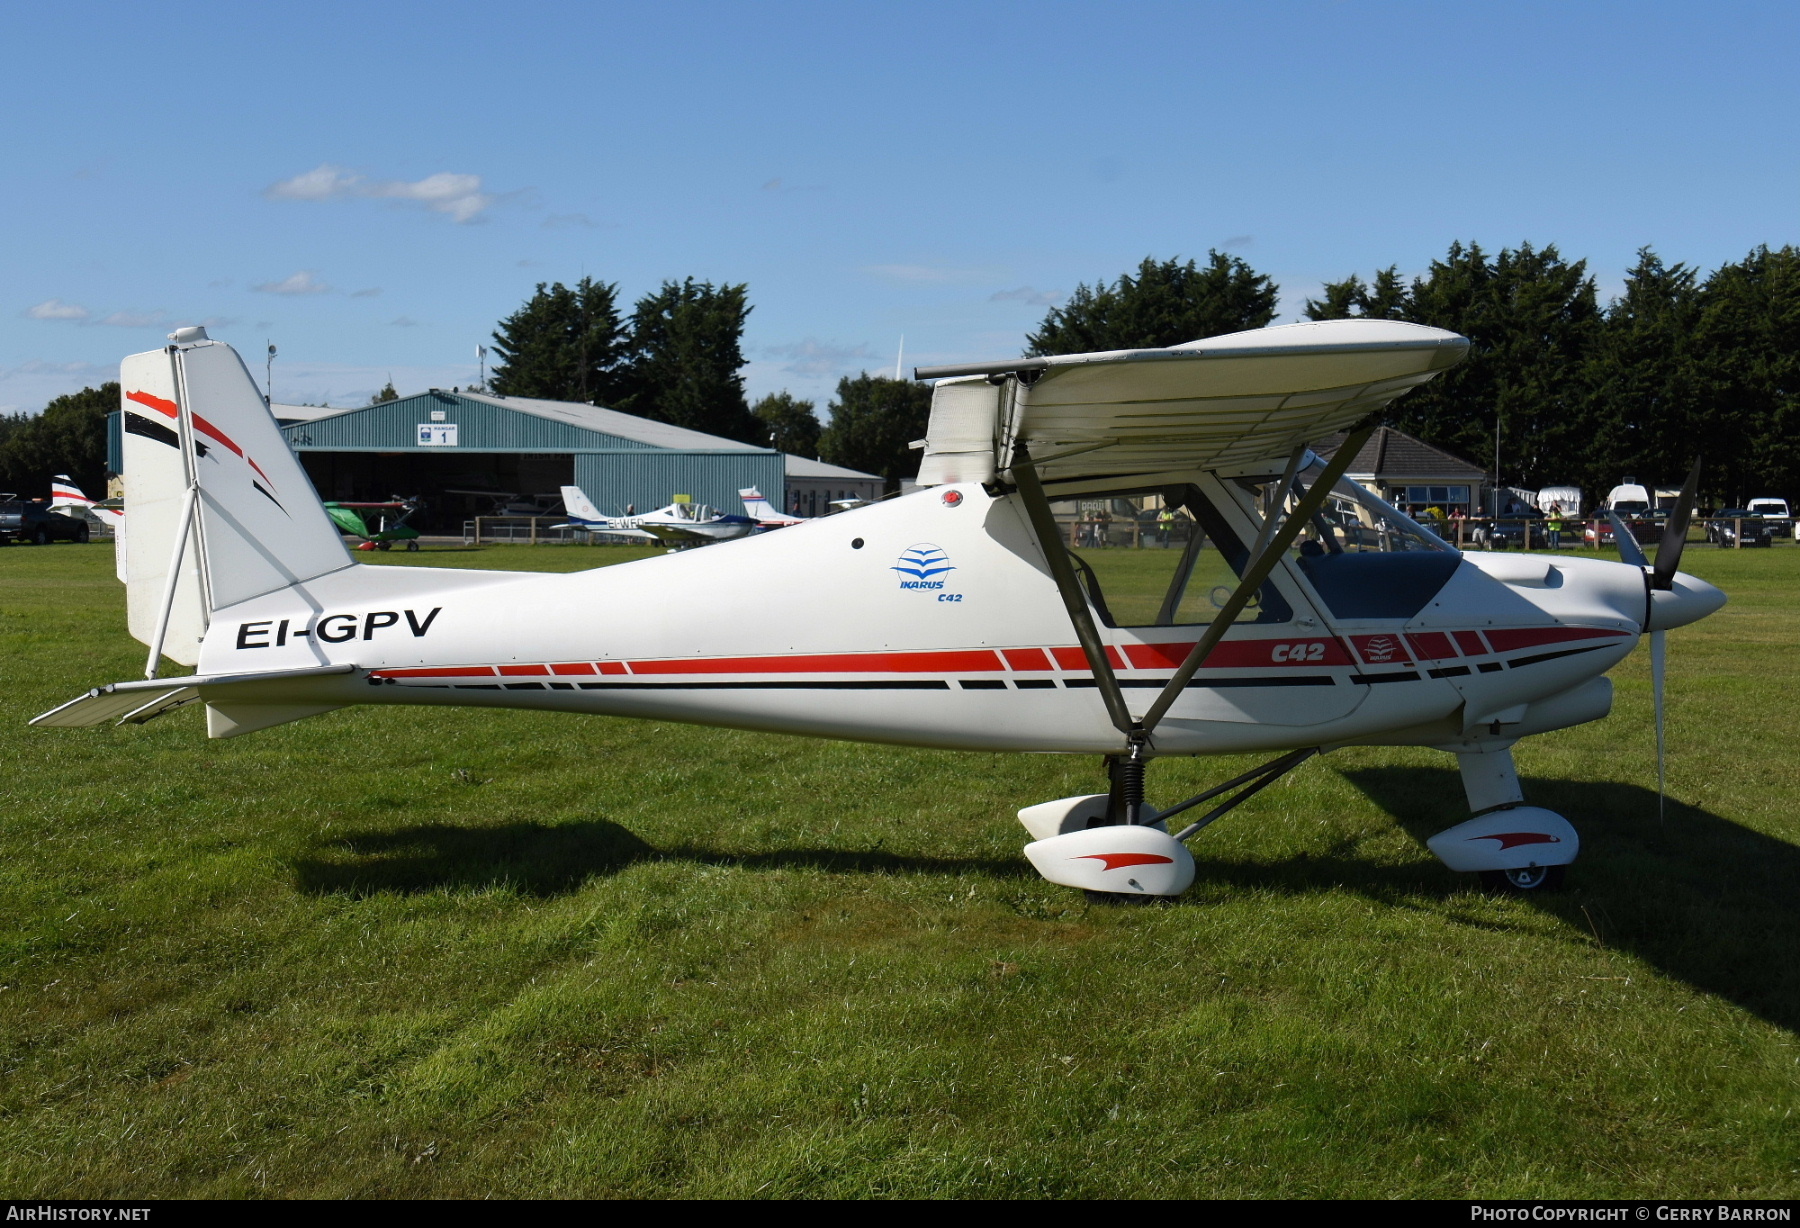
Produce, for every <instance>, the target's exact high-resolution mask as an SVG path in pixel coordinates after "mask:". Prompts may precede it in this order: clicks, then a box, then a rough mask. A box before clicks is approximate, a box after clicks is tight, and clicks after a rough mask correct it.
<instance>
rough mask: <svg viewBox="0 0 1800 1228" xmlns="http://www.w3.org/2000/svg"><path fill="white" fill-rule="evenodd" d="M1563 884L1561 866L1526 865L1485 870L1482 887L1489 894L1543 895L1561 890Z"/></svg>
mask: <svg viewBox="0 0 1800 1228" xmlns="http://www.w3.org/2000/svg"><path fill="white" fill-rule="evenodd" d="M1562 885H1563V867H1561V866H1525V867H1523V868H1522V869H1518V870H1484V871H1482V873H1481V889H1482V890H1483V891H1485V892H1487V893H1488V894H1489V895H1526V894H1532V895H1542V894H1543V893H1544V892H1546V891H1560V890H1562Z"/></svg>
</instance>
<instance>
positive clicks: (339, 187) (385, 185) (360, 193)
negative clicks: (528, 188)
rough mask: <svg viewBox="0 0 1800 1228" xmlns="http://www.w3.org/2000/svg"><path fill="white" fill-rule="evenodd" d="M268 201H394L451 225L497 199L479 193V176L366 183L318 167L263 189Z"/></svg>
mask: <svg viewBox="0 0 1800 1228" xmlns="http://www.w3.org/2000/svg"><path fill="white" fill-rule="evenodd" d="M263 195H264V196H266V197H268V198H269V199H270V200H310V201H324V200H341V199H345V198H353V197H367V198H372V199H377V200H398V201H404V202H407V203H410V204H415V205H421V206H423V207H424V208H426V209H429V210H431V211H432V212H433V213H442V214H445V215H446V216H448V217H449V218H450V219H451V220H452V221H454V222H459V223H466V222H473V221H475V220H476V219H477V218H479V217H480V216H481V214H482V213H483V212H484V211H486V209H487V208H488V206H489V205H492V204H493V203H494V201H495V200H497V199H499V198H498V197H496V196H495V195H493V194H492V193H490V192H485V191H483V190H482V186H481V176H480V175H465V174H459V173H456V172H453V171H440V172H439V173H437V174H435V175H427V176H425V178H423V179H415V180H410V181H409V180H405V179H369V178H366V177H364V176H362V175H359V174H357V173H356V172H355V171H352V170H347V169H346V168H344V167H341V166H333V165H331V164H330V163H329V162H326V163H322V164H320V165H319V166H316V167H314V168H313V169H312V170H310V171H305V172H303V173H301V174H298V175H295V176H294V177H293V178H292V179H283V180H282V181H281V182H279V183H272V184H270V185H269V186H268V187H266V188H264V189H263Z"/></svg>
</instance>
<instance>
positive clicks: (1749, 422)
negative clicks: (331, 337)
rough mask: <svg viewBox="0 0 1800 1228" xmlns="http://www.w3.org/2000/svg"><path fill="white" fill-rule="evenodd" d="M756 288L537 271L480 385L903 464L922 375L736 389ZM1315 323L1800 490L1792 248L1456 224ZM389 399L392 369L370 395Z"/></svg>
mask: <svg viewBox="0 0 1800 1228" xmlns="http://www.w3.org/2000/svg"><path fill="white" fill-rule="evenodd" d="M1279 294H1280V291H1279V287H1277V286H1276V284H1275V283H1274V281H1273V280H1272V279H1270V278H1269V277H1268V276H1266V275H1264V274H1261V273H1258V272H1257V271H1256V270H1255V269H1253V268H1252V267H1251V266H1250V265H1249V264H1248V263H1246V262H1245V261H1244V260H1243V259H1242V258H1241V257H1238V256H1233V255H1227V254H1224V253H1221V252H1217V251H1211V252H1208V253H1207V255H1206V258H1205V260H1204V261H1203V262H1202V261H1196V260H1191V259H1190V260H1186V261H1183V260H1179V259H1170V260H1157V259H1155V258H1152V257H1146V258H1145V259H1144V260H1143V261H1142V262H1140V264H1139V265H1138V267H1137V268H1136V269H1134V270H1131V271H1128V272H1126V273H1124V274H1122V275H1120V276H1119V277H1118V278H1117V279H1116V280H1115V281H1112V282H1107V281H1105V280H1100V281H1096V282H1095V283H1094V284H1093V285H1091V286H1089V285H1086V284H1082V285H1078V286H1077V287H1076V288H1075V290H1074V291H1073V292H1072V293H1071V294H1070V295H1069V297H1068V299H1067V300H1066V301H1065V302H1064V303H1062V304H1061V305H1060V306H1056V307H1053V308H1051V309H1050V310H1049V311H1048V312H1047V313H1046V314H1045V316H1044V318H1043V320H1042V321H1041V322H1040V323H1039V325H1038V327H1037V328H1036V329H1034V330H1033V331H1031V332H1030V333H1029V334H1028V335H1027V337H1026V346H1025V353H1026V355H1027V356H1041V355H1050V354H1068V353H1081V352H1088V351H1094V350H1116V349H1149V348H1160V347H1164V346H1170V345H1178V344H1180V343H1182V342H1185V341H1193V340H1196V339H1198V338H1201V337H1208V336H1217V335H1219V334H1221V333H1230V332H1239V331H1242V330H1245V329H1252V328H1262V327H1264V326H1266V325H1267V324H1269V322H1270V321H1272V320H1273V319H1274V318H1275V311H1276V307H1277V304H1278V300H1279ZM750 311H751V307H750V303H749V297H748V287H746V286H744V285H741V284H739V285H731V284H725V285H719V286H715V285H713V284H712V283H711V282H704V281H695V280H694V279H693V278H687V279H684V280H682V281H679V282H676V281H665V282H664V283H663V284H662V285H661V286H660V287H658V288H657V289H656V290H655V291H653V292H651V293H650V294H647V295H645V296H644V297H643V298H641V299H640V300H638V302H637V303H636V304H635V306H634V307H633V309H632V311H631V313H630V315H629V316H626V315H625V314H624V313H622V312H621V310H620V308H619V299H618V287H617V286H616V285H613V284H609V283H606V282H600V281H595V280H593V279H591V278H583V279H582V280H580V281H579V282H577V283H576V284H575V286H574V287H573V288H570V287H566V286H564V285H562V284H561V283H555V284H548V283H540V284H539V285H538V286H537V289H536V292H535V293H534V294H533V295H532V296H531V297H530V298H529V299H528V300H526V302H525V303H524V304H523V305H522V306H521V307H520V308H519V309H518V310H517V311H515V312H514V313H513V314H511V315H509V316H507V317H506V318H505V319H503V320H501V321H500V322H499V323H498V325H497V326H496V329H495V332H494V349H495V351H496V353H497V355H498V357H499V359H500V362H499V364H498V366H497V367H496V369H495V371H494V373H493V378H492V381H491V385H490V386H491V388H492V390H493V391H495V392H498V393H503V394H506V395H512V396H525V397H543V398H547V399H550V400H562V401H581V402H586V403H590V404H597V405H603V406H606V407H608V408H612V409H620V410H624V411H625V412H627V413H634V414H638V415H641V416H643V417H647V418H654V419H657V420H659V421H663V422H669V423H673V424H674V425H677V426H684V427H688V428H690V429H692V430H697V431H703V432H706V433H708V434H714V435H721V436H724V437H726V438H728V439H736V440H740V441H742V442H745V443H754V444H759V445H762V446H768V447H774V448H777V449H779V450H780V451H783V452H791V453H794V454H796V455H801V456H816V457H818V458H820V459H822V460H825V461H829V462H831V463H833V464H839V465H844V466H846V467H848V468H852V469H858V470H862V471H864V472H869V473H876V474H880V475H881V476H882V477H884V478H887V479H888V480H889V482H890V484H892V483H896V482H898V481H899V479H901V478H903V477H909V476H911V474H912V473H913V472H914V470H915V466H916V465H917V462H918V454H917V453H916V452H912V451H910V450H909V449H908V447H907V444H908V443H910V442H911V441H913V440H916V439H919V438H921V437H922V436H923V435H924V434H925V427H926V420H927V417H928V416H929V412H930V403H931V391H930V389H929V388H928V387H926V386H924V385H921V384H917V383H914V382H912V381H908V380H893V379H889V378H886V377H885V376H880V375H871V374H867V373H865V374H862V375H856V376H847V377H845V378H843V379H841V380H839V381H838V386H837V389H836V393H835V395H834V396H833V397H832V399H831V402H830V403H829V405H828V406H827V407H826V408H827V421H824V422H821V421H820V418H819V416H818V415H816V414H815V412H814V408H815V407H814V405H813V404H812V403H811V402H809V401H804V400H800V399H797V398H795V397H793V396H792V395H790V394H788V393H786V392H780V393H775V394H773V395H770V396H766V397H764V398H762V399H761V400H759V401H758V402H757V403H756V404H755V405H754V406H752V405H749V404H748V403H747V402H746V398H745V394H744V383H743V377H742V375H741V374H740V372H741V371H742V368H743V366H744V356H743V331H744V323H745V321H746V319H747V318H748V317H749V314H750ZM1304 314H1305V316H1306V317H1307V318H1308V319H1312V320H1328V319H1343V318H1363V319H1392V320H1410V321H1412V322H1414V323H1417V324H1428V325H1432V326H1435V327H1438V328H1446V329H1450V330H1451V331H1453V332H1458V333H1461V334H1462V335H1463V336H1466V337H1468V338H1469V340H1470V343H1471V344H1470V350H1469V356H1468V358H1467V359H1466V360H1465V361H1464V362H1462V363H1461V364H1460V365H1458V366H1457V367H1455V368H1453V369H1451V370H1450V371H1449V372H1447V373H1445V374H1444V375H1443V376H1440V377H1439V378H1438V379H1436V380H1433V381H1432V382H1431V383H1429V384H1427V385H1426V386H1425V387H1423V388H1421V389H1418V390H1416V391H1414V392H1412V393H1409V394H1407V395H1406V396H1404V397H1402V398H1400V399H1399V400H1398V401H1396V402H1395V403H1394V404H1393V405H1392V406H1391V407H1390V410H1389V415H1388V418H1389V421H1390V422H1391V423H1392V424H1393V425H1395V426H1397V427H1399V428H1400V429H1402V430H1404V431H1407V432H1409V433H1411V434H1414V435H1417V436H1419V437H1420V438H1422V439H1424V440H1426V441H1427V442H1429V443H1433V444H1436V445H1437V446H1439V447H1441V448H1445V449H1447V450H1449V451H1451V452H1455V453H1457V454H1459V455H1461V456H1463V457H1465V458H1467V459H1469V460H1471V461H1474V462H1475V463H1477V464H1480V465H1482V466H1484V467H1488V466H1490V465H1491V464H1492V458H1493V455H1494V438H1495V431H1496V428H1497V429H1498V432H1499V440H1500V478H1501V480H1502V481H1503V482H1505V483H1506V484H1509V485H1516V486H1523V487H1527V488H1531V489H1539V488H1542V487H1544V486H1556V485H1575V486H1580V487H1582V488H1583V489H1584V490H1586V491H1588V492H1589V494H1590V496H1597V495H1599V494H1602V493H1603V492H1604V491H1606V490H1607V489H1609V488H1610V487H1612V486H1613V485H1614V484H1616V483H1617V482H1618V481H1619V480H1620V479H1621V478H1623V477H1624V476H1625V475H1627V474H1630V475H1632V476H1635V477H1637V478H1639V479H1640V480H1641V481H1643V482H1645V483H1646V484H1655V485H1673V484H1675V483H1676V482H1678V481H1679V480H1680V478H1681V477H1682V476H1683V475H1685V473H1686V472H1687V469H1688V467H1689V466H1690V465H1691V464H1692V463H1693V459H1694V457H1695V455H1696V454H1703V456H1704V461H1705V468H1704V471H1703V480H1702V490H1703V492H1705V494H1706V495H1707V496H1708V498H1709V499H1710V500H1711V501H1714V502H1727V503H1735V502H1738V501H1740V500H1742V499H1745V498H1749V497H1752V496H1755V495H1759V494H1775V495H1783V496H1789V497H1792V496H1794V495H1796V494H1800V454H1797V452H1796V449H1795V448H1794V446H1793V444H1792V443H1791V442H1790V441H1791V438H1792V435H1793V433H1794V430H1795V428H1796V427H1797V426H1800V419H1797V417H1796V415H1797V412H1800V409H1797V399H1800V249H1796V248H1794V247H1791V246H1789V247H1782V248H1779V249H1772V248H1769V247H1767V246H1760V247H1757V248H1754V249H1753V250H1751V251H1750V252H1749V253H1748V254H1747V255H1746V256H1745V257H1744V258H1743V259H1742V260H1739V261H1735V262H1730V263H1727V264H1724V265H1721V266H1720V267H1719V268H1717V269H1714V270H1713V271H1712V272H1710V273H1707V274H1704V275H1703V274H1702V273H1701V272H1700V271H1699V270H1698V269H1696V268H1694V267H1692V266H1690V265H1686V264H1674V265H1670V264H1666V263H1665V262H1664V261H1663V259H1662V258H1661V257H1660V256H1659V255H1657V254H1656V252H1654V251H1653V250H1651V249H1650V248H1648V247H1646V248H1644V249H1642V250H1641V251H1639V253H1638V257H1637V261H1636V263H1635V264H1634V265H1633V266H1632V268H1631V270H1630V272H1629V273H1628V274H1627V275H1626V279H1625V286H1624V293H1623V294H1622V295H1620V296H1619V297H1617V298H1615V299H1612V300H1611V301H1609V302H1606V303H1604V304H1603V303H1601V302H1600V298H1599V293H1598V290H1597V288H1596V285H1595V281H1594V278H1593V277H1592V275H1590V274H1589V272H1588V268H1587V262H1586V261H1584V260H1573V261H1571V260H1568V259H1566V258H1565V257H1564V256H1563V255H1562V254H1561V252H1559V251H1558V250H1557V248H1556V247H1555V245H1553V244H1552V245H1546V246H1544V247H1541V248H1539V247H1534V246H1533V245H1531V244H1529V243H1525V244H1521V245H1520V246H1519V247H1517V248H1502V249H1500V250H1499V251H1498V252H1496V253H1493V254H1491V255H1490V254H1489V253H1488V252H1486V251H1484V250H1483V249H1482V248H1481V246H1480V245H1479V244H1476V243H1467V244H1464V243H1460V242H1458V243H1453V244H1451V246H1450V249H1449V251H1448V252H1447V253H1446V254H1445V256H1444V257H1443V258H1442V259H1439V260H1433V261H1432V262H1431V264H1430V266H1429V267H1428V268H1427V270H1426V271H1425V272H1424V273H1423V274H1421V275H1419V276H1416V277H1413V278H1411V279H1410V280H1409V279H1406V278H1404V277H1402V276H1401V275H1400V273H1399V271H1398V268H1397V266H1389V267H1388V268H1385V269H1378V270H1375V271H1373V272H1372V273H1370V274H1369V275H1368V277H1367V278H1366V279H1365V278H1364V277H1363V276H1362V275H1359V274H1352V275H1350V276H1348V277H1346V278H1344V279H1343V280H1341V281H1335V282H1328V283H1326V284H1325V285H1324V287H1323V288H1322V289H1321V291H1320V293H1319V296H1318V297H1317V298H1309V299H1307V300H1306V303H1305V306H1304ZM393 395H395V394H394V393H393V392H392V391H391V388H390V389H384V390H383V391H382V393H381V394H380V396H381V397H382V398H388V397H392V396H393ZM117 406H118V385H117V384H107V385H104V386H103V387H102V388H98V389H96V388H86V389H83V390H82V391H81V392H78V393H71V394H69V395H68V396H63V397H58V398H57V399H56V400H54V401H52V402H51V403H50V404H49V406H47V407H46V408H45V410H44V411H43V413H42V414H39V415H25V414H13V415H10V416H7V417H0V490H11V491H18V492H21V493H27V492H37V491H39V490H41V489H43V488H46V487H47V484H48V477H49V474H51V473H53V472H55V473H69V474H71V475H73V476H74V477H75V478H76V479H77V480H78V481H80V482H81V483H82V484H83V485H84V486H91V487H98V486H99V485H100V483H101V481H102V478H103V475H104V466H105V449H106V426H105V419H106V415H107V414H108V413H110V412H112V410H114V409H116V408H117Z"/></svg>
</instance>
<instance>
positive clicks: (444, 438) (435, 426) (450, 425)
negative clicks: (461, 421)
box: [419, 422, 456, 448]
mask: <svg viewBox="0 0 1800 1228" xmlns="http://www.w3.org/2000/svg"><path fill="white" fill-rule="evenodd" d="M419 446H420V447H421V448H454V447H455V446H456V423H454V422H421V423H419Z"/></svg>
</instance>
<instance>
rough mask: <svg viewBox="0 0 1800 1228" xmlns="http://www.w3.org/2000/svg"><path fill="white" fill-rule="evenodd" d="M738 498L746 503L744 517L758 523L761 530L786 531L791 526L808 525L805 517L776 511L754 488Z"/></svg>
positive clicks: (751, 487) (744, 490)
mask: <svg viewBox="0 0 1800 1228" xmlns="http://www.w3.org/2000/svg"><path fill="white" fill-rule="evenodd" d="M738 498H740V499H742V500H743V501H744V515H746V516H748V517H750V519H752V520H754V521H756V527H757V528H759V529H785V528H787V527H788V526H789V525H794V524H805V523H806V518H805V517H804V516H789V515H788V514H787V513H785V512H778V511H776V510H775V508H774V506H773V505H772V504H770V502H769V501H768V499H766V498H764V497H763V493H762V492H761V491H759V490H758V489H756V487H754V486H749V487H746V488H744V489H743V490H740V491H738Z"/></svg>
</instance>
